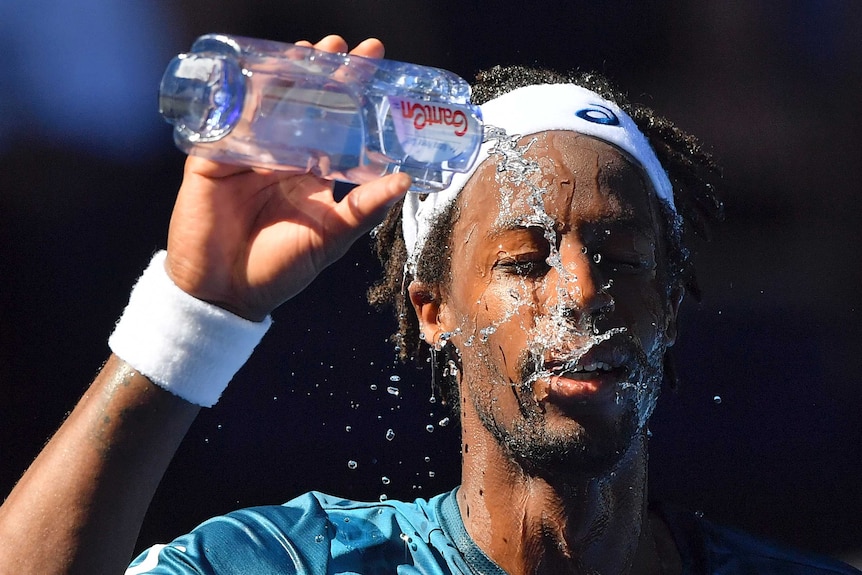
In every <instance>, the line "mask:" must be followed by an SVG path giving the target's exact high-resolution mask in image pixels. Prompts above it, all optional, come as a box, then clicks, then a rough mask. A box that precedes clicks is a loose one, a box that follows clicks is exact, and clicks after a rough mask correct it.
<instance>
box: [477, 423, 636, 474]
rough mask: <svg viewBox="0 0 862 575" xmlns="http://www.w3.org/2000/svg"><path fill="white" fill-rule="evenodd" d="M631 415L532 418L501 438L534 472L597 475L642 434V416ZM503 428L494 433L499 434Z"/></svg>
mask: <svg viewBox="0 0 862 575" xmlns="http://www.w3.org/2000/svg"><path fill="white" fill-rule="evenodd" d="M627 415H628V416H627V417H623V418H620V419H617V420H616V421H614V422H608V421H604V422H595V421H584V422H578V421H574V420H568V421H567V422H565V423H558V424H557V425H553V424H551V423H550V422H548V421H547V420H544V421H533V418H530V419H527V420H525V421H523V422H521V423H520V424H518V425H516V426H514V427H513V428H511V429H510V430H509V431H508V432H504V434H502V435H500V436H498V437H497V439H498V441H500V443H501V444H502V445H503V447H504V448H505V449H506V451H507V452H508V454H509V456H510V457H511V458H512V460H513V461H515V462H516V463H517V464H518V465H519V466H520V467H521V468H523V469H524V470H525V471H526V472H527V473H529V474H531V475H537V476H561V475H567V474H576V475H590V476H596V475H601V474H605V473H608V472H610V471H612V470H613V469H614V468H615V467H616V466H617V464H618V463H619V462H620V460H621V459H622V458H623V457H624V456H625V454H626V453H627V452H628V451H629V448H630V447H631V446H632V444H633V442H634V441H635V440H636V439H637V437H638V436H639V435H640V429H641V428H640V426H639V425H638V422H639V419H640V418H639V417H637V415H636V414H634V413H628V414H627ZM500 431H501V430H500V429H499V428H498V429H497V431H496V432H495V431H494V430H492V433H494V435H495V436H497V435H498V433H500Z"/></svg>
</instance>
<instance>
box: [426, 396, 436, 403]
mask: <svg viewBox="0 0 862 575" xmlns="http://www.w3.org/2000/svg"><path fill="white" fill-rule="evenodd" d="M428 403H437V397H435V396H433V395H432V396H431V397H429V398H428Z"/></svg>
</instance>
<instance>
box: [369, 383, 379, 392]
mask: <svg viewBox="0 0 862 575" xmlns="http://www.w3.org/2000/svg"><path fill="white" fill-rule="evenodd" d="M369 387H371V391H377V384H376V383H372V384H371V385H370V386H369Z"/></svg>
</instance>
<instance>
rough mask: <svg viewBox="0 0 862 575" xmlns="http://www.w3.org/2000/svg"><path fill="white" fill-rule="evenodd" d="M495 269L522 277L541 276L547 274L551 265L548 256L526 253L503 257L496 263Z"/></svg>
mask: <svg viewBox="0 0 862 575" xmlns="http://www.w3.org/2000/svg"><path fill="white" fill-rule="evenodd" d="M494 269H497V270H499V271H502V272H503V273H506V274H511V275H514V276H520V277H540V276H543V275H545V274H546V273H547V272H548V270H549V269H550V266H549V265H548V262H547V261H546V257H544V256H539V255H533V254H530V255H526V256H515V257H506V258H503V259H501V260H499V261H497V263H495V264H494Z"/></svg>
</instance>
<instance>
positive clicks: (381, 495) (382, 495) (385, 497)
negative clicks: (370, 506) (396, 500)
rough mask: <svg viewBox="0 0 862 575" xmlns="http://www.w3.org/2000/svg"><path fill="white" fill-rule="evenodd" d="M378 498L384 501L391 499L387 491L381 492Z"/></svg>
mask: <svg viewBox="0 0 862 575" xmlns="http://www.w3.org/2000/svg"><path fill="white" fill-rule="evenodd" d="M378 499H379V501H381V502H383V501H386V500H387V499H389V497H387V496H386V494H385V493H381V494H380V497H379V498H378Z"/></svg>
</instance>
